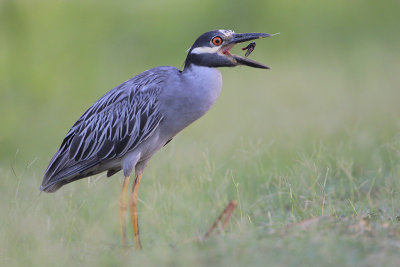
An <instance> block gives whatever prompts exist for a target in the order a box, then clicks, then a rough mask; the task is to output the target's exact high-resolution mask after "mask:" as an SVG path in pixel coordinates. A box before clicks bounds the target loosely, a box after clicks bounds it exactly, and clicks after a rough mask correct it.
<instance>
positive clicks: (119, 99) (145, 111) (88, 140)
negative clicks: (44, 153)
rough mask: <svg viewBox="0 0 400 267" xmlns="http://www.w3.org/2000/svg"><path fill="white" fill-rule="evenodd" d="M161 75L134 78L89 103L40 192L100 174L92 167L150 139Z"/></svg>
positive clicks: (157, 113)
mask: <svg viewBox="0 0 400 267" xmlns="http://www.w3.org/2000/svg"><path fill="white" fill-rule="evenodd" d="M163 73H164V72H162V71H157V72H155V71H152V70H149V71H146V72H144V73H142V74H139V75H138V76H136V77H134V78H132V79H130V80H128V81H126V82H124V83H122V84H121V85H119V86H117V87H115V88H114V89H112V90H111V91H109V92H108V93H107V94H105V95H104V96H103V97H102V98H100V99H99V100H98V101H97V102H96V103H94V104H93V105H92V106H91V107H90V108H89V109H88V110H87V111H86V112H85V113H84V114H83V115H82V116H81V117H80V118H79V119H78V121H77V122H76V123H75V124H74V125H73V126H72V128H71V129H70V130H69V132H68V133H67V135H66V136H65V138H64V140H63V142H62V144H61V146H60V148H59V150H58V151H57V152H56V154H55V155H54V156H53V158H52V160H51V161H50V164H49V166H48V168H47V170H46V172H45V174H44V177H43V182H42V185H41V187H40V190H44V191H46V192H54V191H56V190H57V189H58V188H60V187H61V186H63V185H64V184H67V183H70V182H72V181H75V180H78V179H81V178H84V177H87V176H91V175H94V174H96V173H99V172H102V171H104V169H101V168H96V166H100V165H102V164H103V165H104V163H106V162H109V161H112V160H114V159H117V158H120V157H122V156H123V155H125V154H126V153H127V152H129V151H132V150H133V149H135V148H136V147H137V146H138V145H139V144H140V143H142V142H143V141H145V140H146V139H147V138H148V137H149V136H151V134H152V133H153V132H154V130H155V129H156V128H157V126H158V125H159V124H160V121H161V120H162V119H163V116H162V114H161V112H160V109H159V103H158V100H157V99H158V95H159V93H160V90H161V86H162V83H163V81H164V78H165V76H164V75H162V74H163ZM164 74H165V73H164ZM117 171H119V169H118V170H110V173H113V172H114V173H115V172H117Z"/></svg>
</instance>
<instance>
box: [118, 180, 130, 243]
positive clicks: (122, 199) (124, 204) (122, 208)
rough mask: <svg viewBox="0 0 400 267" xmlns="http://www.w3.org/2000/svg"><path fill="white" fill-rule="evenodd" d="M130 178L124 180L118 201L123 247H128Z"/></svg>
mask: <svg viewBox="0 0 400 267" xmlns="http://www.w3.org/2000/svg"><path fill="white" fill-rule="evenodd" d="M128 185H129V176H127V177H125V178H124V183H123V185H122V190H121V194H120V195H119V201H118V205H119V207H118V211H119V221H120V224H121V237H122V246H123V247H126V244H127V243H126V209H127V208H128V201H127V199H126V191H127V190H128Z"/></svg>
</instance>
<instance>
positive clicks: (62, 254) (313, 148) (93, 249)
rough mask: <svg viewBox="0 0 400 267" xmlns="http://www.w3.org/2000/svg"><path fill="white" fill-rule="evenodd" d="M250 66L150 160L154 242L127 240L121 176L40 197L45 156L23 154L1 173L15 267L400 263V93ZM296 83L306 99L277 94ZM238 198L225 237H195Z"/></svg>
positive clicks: (6, 254)
mask: <svg viewBox="0 0 400 267" xmlns="http://www.w3.org/2000/svg"><path fill="white" fill-rule="evenodd" d="M299 69H300V67H299ZM251 71H252V70H248V69H245V68H241V69H236V70H224V71H223V72H224V77H225V80H226V82H225V87H224V92H223V95H222V96H221V99H220V101H219V103H218V104H217V106H216V107H215V108H214V109H213V110H212V111H211V112H210V113H209V114H208V115H207V116H206V117H205V118H203V119H201V120H200V121H199V122H198V123H197V124H195V125H193V126H191V127H189V128H188V129H187V130H186V131H185V132H184V133H182V134H181V135H180V136H178V137H177V138H176V139H175V140H174V141H173V142H172V143H171V144H170V145H169V146H168V147H166V148H165V149H164V150H163V151H162V152H160V153H159V154H157V155H156V156H155V157H154V158H153V159H152V161H151V162H150V164H149V167H148V168H147V170H146V172H145V174H144V178H143V182H142V184H141V188H140V191H139V197H140V205H139V212H140V226H141V235H142V242H143V247H144V249H143V251H141V252H137V251H135V250H134V249H133V248H134V246H133V245H134V244H133V243H132V240H133V239H132V237H131V229H130V228H129V231H130V232H129V234H130V237H131V245H132V247H131V250H130V251H129V252H128V253H127V254H124V253H123V251H122V249H121V246H120V235H119V222H118V215H117V207H118V206H117V204H118V203H117V196H118V194H119V191H120V187H121V183H122V180H121V179H122V178H121V177H120V175H117V176H114V177H112V178H111V179H106V178H105V177H104V175H103V176H99V177H93V178H91V179H89V180H87V179H86V180H81V181H78V182H75V183H73V184H71V185H68V186H66V187H64V188H63V189H62V190H60V191H59V192H57V193H56V194H40V195H39V192H38V186H39V184H40V181H41V174H42V171H43V170H42V169H41V167H43V166H41V165H39V164H38V162H41V160H37V161H35V160H33V161H32V162H26V163H22V162H18V161H19V155H18V154H17V155H16V156H15V162H10V164H9V165H3V166H2V168H1V170H0V172H1V177H2V179H1V180H0V183H1V184H0V190H1V194H0V197H1V201H0V203H1V209H0V210H1V218H2V219H1V226H0V236H1V238H0V240H1V243H0V251H1V252H0V253H1V254H0V259H1V263H2V265H3V264H4V265H7V266H12V265H14V266H21V265H27V264H29V265H47V266H49V265H57V266H70V265H75V264H78V265H83V264H85V265H86V264H87V265H100V266H107V265H114V264H125V265H129V264H133V263H134V264H140V265H143V266H159V265H160V264H167V265H173V266H175V265H183V266H187V265H193V264H194V265H207V266H208V265H210V264H211V265H222V266H243V265H262V264H266V263H268V264H271V265H277V266H279V265H281V266H288V265H291V266H298V265H305V266H307V265H324V266H330V265H335V266H337V265H341V266H354V265H363V266H365V265H367V266H368V265H370V266H374V265H375V266H376V265H385V266H388V265H395V264H396V263H397V262H398V261H399V246H400V232H399V231H400V222H399V215H400V212H399V203H400V197H399V189H400V186H399V171H400V168H399V167H400V152H399V151H400V136H399V135H398V134H397V133H398V130H399V128H398V124H397V122H396V121H395V119H394V118H392V117H390V114H398V109H399V107H398V106H397V105H390V103H391V101H393V100H392V98H393V95H397V94H398V92H396V90H395V89H394V88H393V90H392V91H387V94H386V96H385V97H384V96H381V97H382V98H384V99H383V100H384V101H386V102H385V103H389V104H387V105H386V106H382V103H383V102H382V103H380V102H376V101H375V100H376V99H377V98H378V97H379V96H378V93H377V92H375V91H374V88H372V87H371V89H364V90H363V91H362V92H359V93H357V92H354V91H350V90H347V89H348V88H346V87H340V86H337V85H336V84H330V85H326V88H324V89H323V90H325V91H324V92H320V93H319V92H318V91H316V90H313V91H311V90H310V89H309V88H308V87H307V85H308V82H304V83H299V84H297V86H296V87H295V88H292V89H290V88H288V87H284V86H283V87H282V82H281V81H282V80H284V79H283V77H279V75H280V71H276V72H274V71H273V70H272V71H270V72H261V71H260V72H255V73H254V74H251ZM299 71H300V72H302V71H301V70H299ZM296 72H297V71H296ZM303 72H304V74H305V71H303ZM242 73H244V74H242ZM285 73H287V72H285ZM236 75H243V77H248V79H247V80H246V79H245V80H235V79H234V76H236ZM249 75H250V76H249ZM289 75H290V74H289ZM319 77H320V78H319V79H315V83H317V84H318V83H321V86H322V83H323V80H324V78H323V77H324V72H323V71H320V75H319ZM342 78H343V77H341V76H339V77H338V79H337V80H335V81H336V82H337V83H341V81H340V79H342ZM262 79H266V81H268V86H266V85H264V84H263V83H265V82H263V81H262ZM391 79H392V80H396V79H397V77H391ZM250 80H251V81H250ZM248 82H250V83H252V85H253V86H252V88H248V89H246V91H245V92H243V89H241V88H243V87H242V86H244V84H247V83H248ZM241 83H243V84H241ZM235 84H236V85H237V86H235ZM284 84H285V82H284ZM290 84H291V83H290ZM280 86H281V88H280ZM336 86H337V87H336ZM313 88H314V87H313ZM321 88H322V87H321ZM287 90H292V91H291V92H292V93H293V94H294V95H296V94H298V96H297V97H298V98H297V99H291V100H288V101H293V103H280V104H279V105H278V104H275V103H276V101H277V99H278V100H279V99H283V98H285V94H286V93H287V92H288V91H287ZM374 93H376V94H377V95H376V96H371V94H374ZM319 94H320V95H319ZM325 94H330V95H331V96H330V98H329V99H328V98H325V97H324V95H325ZM349 95H351V96H353V97H355V98H356V99H357V100H356V101H352V103H351V105H347V104H346V100H345V99H346V98H347V97H350V96H349ZM294 98H296V97H294ZM335 98H341V100H343V101H344V102H342V101H339V100H338V103H335V102H334V101H332V99H335ZM285 99H286V98H285ZM250 102H252V103H254V104H251V105H250V104H248V103H250ZM296 102H298V103H296ZM239 105H240V108H237V107H238V106H239ZM337 105H338V106H337ZM298 106H301V107H302V108H301V109H300V108H299V109H297V107H298ZM321 107H322V111H321V112H320V113H319V111H320V110H321ZM378 112H379V113H378ZM321 113H322V114H321ZM236 116H237V117H236ZM393 116H394V115H393ZM235 117H236V118H238V119H235ZM297 118H302V119H297ZM387 123H390V124H387ZM42 161H45V160H42ZM232 199H234V200H236V201H237V202H238V207H237V209H236V211H235V212H234V214H233V217H232V219H231V220H230V223H229V225H228V227H227V229H226V231H225V232H224V233H223V234H221V235H219V236H216V237H213V238H210V239H209V240H207V241H206V242H190V241H188V240H190V239H191V238H192V237H195V236H198V235H201V234H204V232H205V231H206V230H207V229H208V227H209V226H210V225H211V223H212V222H213V221H214V220H215V218H216V217H217V216H218V214H219V213H220V212H221V211H222V210H223V208H224V207H225V205H226V204H227V203H228V202H229V200H232Z"/></svg>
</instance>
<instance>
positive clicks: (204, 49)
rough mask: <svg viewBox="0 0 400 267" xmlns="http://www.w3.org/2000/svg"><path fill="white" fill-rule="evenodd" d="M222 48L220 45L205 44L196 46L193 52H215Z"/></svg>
mask: <svg viewBox="0 0 400 267" xmlns="http://www.w3.org/2000/svg"><path fill="white" fill-rule="evenodd" d="M219 49H220V47H219V46H216V47H208V46H203V47H196V48H195V49H193V50H192V52H191V53H192V54H213V53H217V52H218V50H219Z"/></svg>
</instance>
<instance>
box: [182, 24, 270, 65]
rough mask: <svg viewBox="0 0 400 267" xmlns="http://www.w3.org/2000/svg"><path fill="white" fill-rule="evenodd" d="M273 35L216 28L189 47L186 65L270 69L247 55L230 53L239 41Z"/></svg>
mask: <svg viewBox="0 0 400 267" xmlns="http://www.w3.org/2000/svg"><path fill="white" fill-rule="evenodd" d="M269 36H271V35H270V34H268V33H235V32H233V31H230V30H215V31H210V32H206V33H204V34H202V35H200V37H199V38H197V40H196V41H195V42H194V44H193V45H192V47H191V48H190V49H189V53H188V55H187V58H186V61H185V67H187V66H190V65H191V64H194V65H198V66H204V67H214V68H216V67H235V66H238V65H246V66H250V67H253V68H261V69H269V67H268V66H266V65H263V64H261V63H258V62H256V61H254V60H251V59H249V58H246V57H241V56H238V55H234V54H231V53H230V51H229V50H230V49H231V48H232V47H234V46H235V45H236V44H238V43H243V42H246V41H251V40H254V39H259V38H265V37H269Z"/></svg>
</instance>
